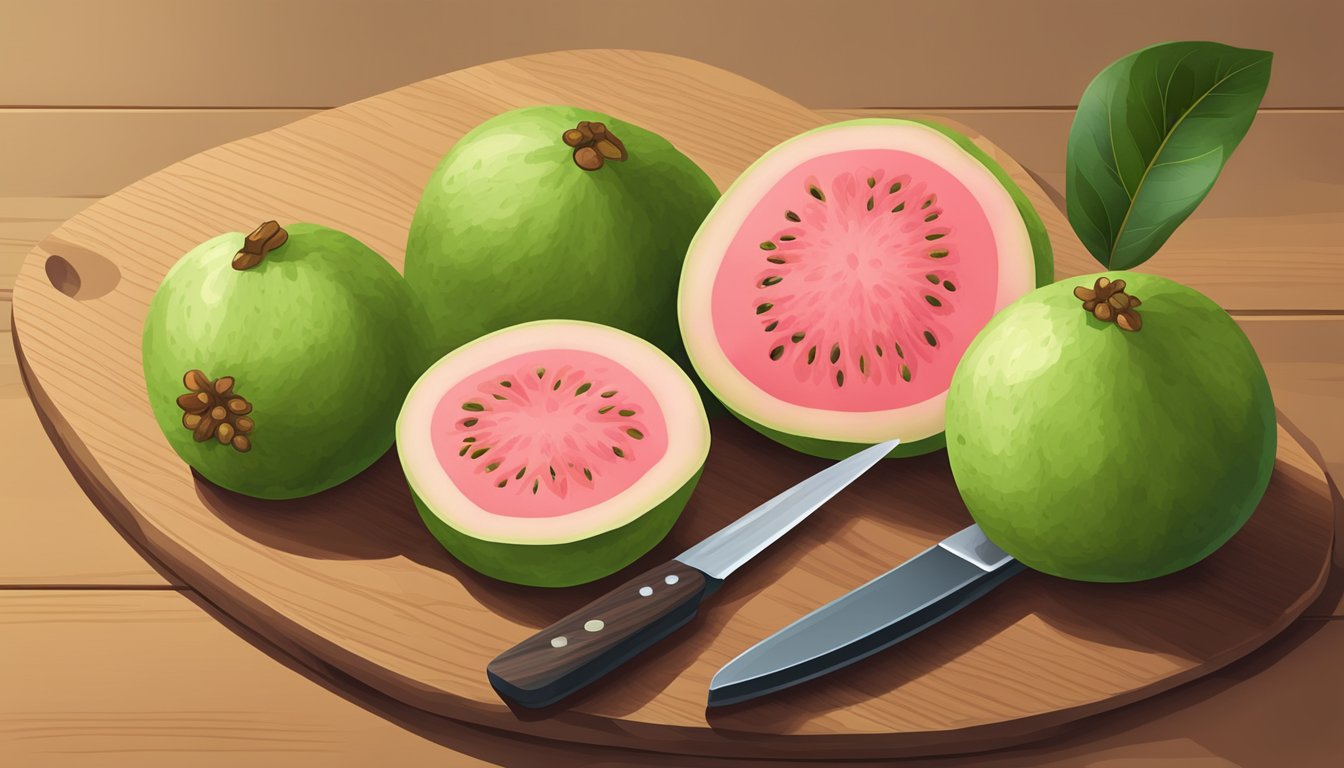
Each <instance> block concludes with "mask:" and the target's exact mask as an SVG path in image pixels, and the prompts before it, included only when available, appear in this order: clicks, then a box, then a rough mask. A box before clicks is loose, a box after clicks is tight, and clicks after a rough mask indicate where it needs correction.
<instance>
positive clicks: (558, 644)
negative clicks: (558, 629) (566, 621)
mask: <svg viewBox="0 0 1344 768" xmlns="http://www.w3.org/2000/svg"><path fill="white" fill-rule="evenodd" d="M566 645H569V638H568V637H565V636H564V635H561V636H559V637H552V638H551V647H552V648H564V647H565V646H566Z"/></svg>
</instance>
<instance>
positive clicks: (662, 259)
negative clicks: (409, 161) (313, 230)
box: [406, 106, 719, 367]
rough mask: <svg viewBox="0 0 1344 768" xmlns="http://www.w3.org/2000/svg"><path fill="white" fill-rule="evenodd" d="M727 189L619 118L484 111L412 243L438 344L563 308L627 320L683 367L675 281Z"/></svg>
mask: <svg viewBox="0 0 1344 768" xmlns="http://www.w3.org/2000/svg"><path fill="white" fill-rule="evenodd" d="M718 196H719V193H718V189H717V188H716V187H715V186H714V183H713V182H712V181H711V180H710V179H709V177H708V176H706V175H705V173H704V172H703V171H701V170H700V168H698V167H697V166H696V165H695V163H693V162H692V161H691V160H690V159H688V158H687V157H686V156H685V155H683V154H681V153H680V152H678V151H677V149H676V148H675V147H673V146H672V145H671V144H670V143H668V142H667V141H666V140H665V139H663V138H661V137H660V136H658V135H656V134H654V133H651V132H649V131H647V130H645V129H643V128H640V127H638V126H635V125H631V124H630V123H627V122H624V121H622V120H618V119H616V118H614V117H610V116H608V115H603V114H599V113H597V112H590V111H588V110H583V109H576V108H573V107H565V106H538V107H528V108H524V109H518V110H514V111H512V112H507V113H504V114H502V115H498V116H496V117H493V118H491V119H490V120H487V121H485V122H484V123H482V124H481V125H479V126H477V127H476V128H475V129H473V130H472V131H471V132H470V133H468V134H467V135H466V136H463V137H462V139H461V140H460V141H458V142H457V144H456V145H455V146H454V147H453V148H452V150H451V151H450V152H449V153H448V154H447V155H446V156H445V157H444V158H443V160H442V162H441V163H440V164H439V166H438V168H437V170H435V171H434V173H433V175H432V176H431V177H430V179H429V183H428V184H427V185H426V186H425V190H424V194H423V196H422V197H421V199H420V204H419V206H418V207H417V208H416V212H415V218H414V219H413V220H412V222H411V229H410V235H409V237H408V239H407V243H406V279H407V281H408V282H409V283H410V285H411V288H412V290H413V291H415V292H416V294H417V295H418V296H419V297H420V298H421V299H422V300H423V303H424V305H425V307H426V309H427V311H428V312H429V317H430V322H431V329H432V342H431V343H432V345H433V351H434V352H436V353H437V354H440V355H441V354H444V353H447V352H449V351H451V350H453V349H456V348H457V347H460V346H461V345H463V344H465V343H466V342H468V341H471V340H473V339H475V338H477V337H479V336H482V335H484V334H486V333H489V332H492V331H496V330H499V329H501V328H504V327H506V326H510V325H513V324H515V323H521V322H526V321H530V320H544V319H552V318H557V319H570V320H588V321H592V322H596V323H602V324H605V325H610V326H613V327H616V328H620V329H622V330H624V331H627V332H629V333H633V334H635V335H636V336H640V337H642V338H644V339H646V340H648V341H650V342H652V343H654V344H655V345H656V346H658V347H659V348H660V349H662V350H663V351H664V352H666V353H667V354H669V355H671V356H672V357H673V358H674V359H675V360H677V361H678V362H681V363H684V362H685V360H686V358H685V353H684V351H683V349H682V346H681V339H680V336H679V333H678V330H677V312H676V298H677V279H678V276H679V275H680V273H681V263H682V259H683V258H684V257H685V254H686V246H687V244H688V243H690V241H691V237H692V236H693V235H694V234H695V230H696V228H697V227H698V226H699V225H700V222H701V220H702V219H704V216H705V214H706V213H707V212H708V211H709V209H710V208H711V207H712V206H713V205H714V202H715V200H717V199H718ZM683 367H689V366H686V365H684V366H683Z"/></svg>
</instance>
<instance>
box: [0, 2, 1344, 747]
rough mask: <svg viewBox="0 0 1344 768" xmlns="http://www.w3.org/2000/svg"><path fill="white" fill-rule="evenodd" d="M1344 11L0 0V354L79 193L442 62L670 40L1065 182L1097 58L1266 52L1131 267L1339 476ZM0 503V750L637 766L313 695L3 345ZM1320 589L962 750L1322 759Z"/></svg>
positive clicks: (1340, 662)
mask: <svg viewBox="0 0 1344 768" xmlns="http://www.w3.org/2000/svg"><path fill="white" fill-rule="evenodd" d="M1341 27H1344V4H1341V3H1338V2H1334V1H1333V0H1315V1H1311V0H1296V1H1295V2H1282V3H1274V4H1269V3H1262V2H1176V1H1175V0H1164V1H1156V2H1155V1H1152V0H1141V1H1135V2H1128V3H1123V4H1121V3H1105V4H1103V3H1099V2H1066V1H1065V0H1054V1H1053V2H1043V1H1041V0H1035V1H1030V2H1028V1H1021V0H1019V2H1013V3H993V4H991V3H986V2H980V3H974V2H969V0H956V1H953V0H947V1H944V2H937V3H924V4H916V3H910V2H900V3H893V2H852V1H847V2H810V3H801V2H730V1H729V0H719V2H682V3H657V4H655V3H648V2H627V3H616V2H612V3H607V4H593V3H587V4H575V3H563V2H545V3H542V2H536V3H522V4H505V3H497V4H496V3H483V2H476V3H446V2H443V3H441V2H430V1H429V0H426V2H406V1H402V2H383V3H372V2H349V1H342V2H328V3H316V2H284V3H277V2H262V1H261V0H242V1H240V2H232V3H218V4H216V3H195V4H188V3H183V2H171V1H170V0H153V1H151V0H128V1H124V2H117V3H104V2H97V1H96V0H83V1H80V0H50V1H47V2H43V1H41V0H28V1H26V2H5V1H3V0H0V35H3V36H4V40H3V43H0V333H3V334H4V336H5V337H6V338H4V339H2V340H0V342H2V344H0V346H3V348H4V349H6V350H7V349H8V348H9V346H10V339H9V338H8V336H9V334H8V322H9V320H8V317H9V311H8V300H9V295H10V287H11V285H12V282H13V275H14V273H15V272H16V270H17V268H18V264H19V263H20V261H21V259H22V257H23V255H24V254H25V253H27V252H28V250H30V249H31V248H32V247H33V245H34V244H35V243H36V242H37V241H38V240H39V239H40V238H41V237H43V236H44V235H45V234H46V232H48V231H49V230H50V229H52V228H53V227H54V226H55V225H56V224H58V223H59V222H60V221H62V220H63V219H65V218H67V217H69V216H71V215H73V214H74V213H76V212H78V211H79V210H81V209H82V208H83V207H84V206H86V205H88V204H90V203H92V202H93V201H95V200H96V199H97V198H99V197H101V196H104V195H107V194H109V193H111V192H113V191H115V190H116V189H118V188H120V187H121V186H123V185H125V184H127V183H129V182H131V181H133V180H135V179H137V178H139V177H141V176H143V175H145V174H147V173H150V172H152V171H154V170H156V169H158V168H160V167H162V166H164V165H166V164H168V163H171V162H173V161H176V160H178V159H181V158H182V157H185V156H187V155H189V154H191V153H193V152H195V151H198V150H201V149H205V148H207V147H210V146H214V145H216V144H219V143H222V142H225V141H229V140H231V139H234V138H237V137H240V136H244V135H248V134H251V133H255V132H258V131H262V130H266V129H268V128H271V127H274V126H277V125H280V124H283V123H285V122H288V121H291V120H294V119H297V118H300V117H303V116H305V115H307V114H311V113H312V111H313V110H315V109H321V108H325V107H329V106H333V105H337V104H341V103H344V102H346V101H350V100H353V99H358V98H361V97H364V96H368V95H371V94H373V93H376V92H378V91H381V90H384V89H386V88H392V87H396V86H398V85H402V84H404V83H406V82H409V81H412V80H415V79H419V78H422V77H427V76H431V75H435V74H439V73H441V72H444V71H449V70H452V69H456V68H460V67H463V66H469V65H472V64H477V63H481V62H484V61H489V60H494V59H499V58H504V57H507V56H511V55H516V54H521V53H533V52H538V51H544V50H552V49H559V48H574V47H599V46H619V47H635V48H647V49H653V50H660V51H666V52H671V53H677V54H680V55H685V56H691V57H693V58H697V59H700V60H703V61H706V62H709V63H712V64H715V65H718V66H723V67H726V68H729V69H732V70H734V71H737V72H739V73H741V74H744V75H746V76H748V77H751V78H753V79H755V80H757V81H759V82H761V83H763V84H765V85H767V86H770V87H772V88H774V89H776V90H778V91H780V92H781V93H783V94H785V95H787V96H790V97H792V98H794V99H796V100H798V101H799V102H801V103H803V104H805V105H808V106H811V107H814V108H833V109H837V110H854V109H861V108H867V107H919V108H938V109H942V110H945V113H946V114H948V115H951V116H954V117H955V118H956V119H957V120H960V121H962V122H964V123H967V124H969V125H972V126H973V127H975V128H977V129H979V130H980V131H982V132H984V133H985V134H986V135H988V136H989V137H991V138H992V139H993V140H994V141H995V142H997V143H998V144H999V145H1000V146H1002V147H1003V148H1005V149H1006V150H1008V151H1009V152H1010V153H1012V154H1013V155H1014V156H1015V157H1016V158H1017V159H1018V160H1019V161H1020V162H1021V163H1022V164H1023V165H1025V166H1027V167H1028V168H1030V169H1032V170H1033V171H1035V172H1036V173H1037V174H1038V175H1039V176H1040V177H1041V178H1042V179H1043V180H1044V181H1045V182H1046V183H1047V184H1052V185H1054V186H1055V187H1056V188H1058V189H1062V186H1063V184H1062V174H1063V163H1064V152H1063V148H1064V141H1065V137H1066V136H1067V132H1068V126H1069V123H1070V121H1071V119H1072V113H1071V109H1070V107H1071V105H1072V104H1074V103H1075V101H1076V99H1077V96H1078V94H1079V93H1081V90H1082V88H1083V87H1084V86H1085V85H1086V83H1087V81H1088V80H1089V79H1090V77H1091V76H1092V75H1093V74H1094V73H1095V72H1096V71H1097V70H1099V69H1100V68H1101V67H1103V66H1104V65H1105V64H1106V63H1108V62H1109V61H1111V60H1112V59H1114V58H1116V57H1118V56H1120V55H1123V54H1124V53H1127V52H1128V51H1130V50H1133V49H1134V48H1137V47H1140V46H1142V45H1146V44H1149V43H1152V42H1156V41H1159V40H1162V39H1176V38H1205V39H1218V40H1221V41H1224V42H1228V43H1232V44H1238V45H1246V46H1253V47H1261V48H1268V49H1271V50H1274V51H1275V52H1276V58H1275V64H1274V75H1273V81H1272V84H1271V87H1270V91H1269V94H1268V96H1267V97H1266V100H1265V110H1263V111H1262V113H1261V115H1260V117H1259V119H1258V120H1257V122H1256V124H1255V125H1254V126H1253V127H1252V129H1251V132H1250V134H1249V135H1248V137H1247V139H1246V140H1245V142H1244V143H1243V145H1242V147H1241V148H1240V149H1239V150H1238V153H1237V155H1236V156H1234V157H1233V159H1232V161H1231V162H1230V163H1229V164H1228V167H1227V169H1226V171H1225V173H1224V175H1223V178H1222V179H1221V180H1220V182H1219V184H1218V186H1217V187H1216V188H1215V190H1214V192H1213V193H1212V194H1211V195H1210V197H1209V198H1208V200H1207V201H1206V202H1205V204H1204V205H1203V206H1202V207H1201V208H1200V210H1199V211H1198V212H1197V213H1196V215H1195V217H1194V218H1192V219H1191V220H1190V221H1189V222H1187V224H1186V225H1185V226H1184V227H1183V228H1182V229H1181V230H1180V232H1178V234H1177V235H1176V237H1174V238H1173V239H1172V241H1171V242H1170V243H1169V244H1168V246H1167V248H1166V249H1164V251H1163V253H1162V254H1161V255H1160V256H1159V257H1158V258H1157V259H1155V260H1154V261H1153V262H1152V265H1153V267H1154V268H1155V269H1157V270H1159V271H1163V272H1166V273H1168V274H1171V275H1173V276H1176V277H1178V278H1179V279H1182V280H1185V281H1187V282H1191V283H1192V284H1196V285H1198V287H1199V288H1200V289H1201V290H1204V291H1205V292H1207V293H1209V294H1210V295H1212V296H1214V297H1215V298H1217V299H1218V300H1219V301H1221V302H1223V304H1224V305H1225V306H1228V307H1229V308H1231V309H1232V310H1234V314H1235V315H1236V316H1237V317H1238V320H1239V321H1240V322H1241V323H1242V325H1243V327H1244V328H1245V329H1246V330H1247V332H1248V334H1249V335H1250V336H1251V339H1252V341H1253V342H1254V343H1255V344H1256V347H1257V349H1258V351H1259V352H1260V354H1261V357H1262V359H1263V360H1264V362H1265V365H1266V368H1267V370H1268V371H1269V374H1270V378H1271V382H1272V384H1273V386H1274V391H1275V397H1276V401H1277V402H1278V404H1279V406H1280V407H1281V408H1282V409H1283V410H1284V411H1285V413H1287V415H1288V416H1289V417H1290V418H1292V419H1294V420H1295V421H1296V422H1297V423H1298V424H1299V425H1301V427H1302V428H1303V430H1304V431H1305V432H1306V434H1307V436H1308V437H1309V438H1311V439H1312V440H1313V441H1315V442H1316V444H1317V445H1318V446H1319V448H1320V449H1321V451H1322V453H1323V457H1324V460H1325V463H1326V465H1327V466H1328V467H1329V468H1330V469H1331V470H1332V471H1333V472H1334V473H1335V474H1336V475H1339V474H1340V473H1341V472H1344V405H1342V404H1341V391H1344V318H1341V315H1342V314H1344V152H1341V151H1340V149H1339V140H1340V137H1341V136H1344V84H1342V83H1344V54H1341V50H1344V49H1341V47H1340V45H1339V43H1338V40H1337V39H1336V38H1337V34H1338V32H1337V30H1339V29H1340V28H1341ZM935 68H936V69H935ZM834 114H835V116H836V117H837V119H839V117H840V116H842V115H847V114H850V112H843V113H841V112H836V113H834ZM864 114H870V113H867V112H865V113H864ZM0 521H3V528H2V529H0V530H3V535H0V604H2V605H0V681H3V682H0V755H5V756H6V757H8V756H9V755H16V756H17V758H18V759H17V764H19V765H54V766H64V765H112V764H126V765H180V764H184V763H187V762H189V763H190V764H192V765H236V764H239V763H247V764H250V765H291V764H296V763H297V764H308V763H312V764H319V763H320V764H323V765H362V764H368V763H369V762H371V761H374V760H383V761H386V760H389V759H390V760H393V761H394V762H397V763H404V764H435V765H471V764H477V762H478V761H484V762H486V763H494V764H510V765H513V764H539V763H546V764H553V765H557V766H562V765H588V764H602V765H628V764H654V763H653V762H652V760H651V759H645V758H631V757H630V756H628V755H626V756H621V755H613V754H607V753H592V752H581V751H575V750H574V749H572V748H559V747H553V746H544V745H536V744H527V743H519V742H517V741H511V740H507V739H503V738H500V737H498V736H494V735H491V734H484V733H479V732H476V731H472V730H470V729H466V728H463V729H462V730H461V731H460V732H448V733H440V734H439V735H438V736H436V737H435V738H437V739H438V740H440V741H444V742H447V743H449V744H451V745H452V747H453V749H454V750H456V751H449V750H448V749H445V748H443V747H441V746H439V745H438V744H436V743H434V742H433V741H431V740H428V739H426V738H422V736H420V735H417V733H416V731H417V726H416V718H415V715H414V713H410V712H405V711H402V710H399V709H398V708H397V707H395V705H392V704H391V703H389V702H380V701H378V700H377V699H376V698H371V697H368V696H366V695H362V694H359V693H351V692H348V691H337V692H333V691H331V690H328V688H329V684H327V683H317V682H314V681H312V680H310V679H308V677H307V676H306V675H305V673H302V672H299V671H296V670H295V669H293V668H292V667H291V666H287V665H286V663H285V661H284V659H282V658H280V657H279V656H278V655H277V654H275V653H274V652H272V651H268V650H265V649H259V648H258V647H256V646H254V645H252V644H249V641H250V640H252V639H253V638H251V637H250V636H249V635H248V633H247V632H246V631H245V630H241V629H238V628H236V627H233V626H232V625H229V624H228V623H223V624H221V623H220V622H219V621H217V620H216V618H212V616H211V615H210V613H209V611H208V607H206V606H201V605H199V600H198V599H197V598H195V596H194V594H193V593H192V592H191V591H190V590H188V589H185V588H183V587H181V586H179V585H177V584H175V583H174V580H173V579H172V577H171V576H165V575H163V574H160V573H158V572H156V571H155V570H154V569H153V567H152V566H150V565H148V564H147V563H146V562H145V561H144V560H143V559H141V558H140V557H139V556H138V555H137V554H136V553H135V552H134V551H132V550H131V549H130V547H129V546H128V545H127V544H126V543H125V542H124V541H123V540H122V539H121V537H120V536H119V535H118V534H117V533H116V532H115V531H114V530H113V529H112V528H111V526H109V525H108V523H107V522H106V521H105V520H104V519H103V518H102V516H101V514H100V513H99V512H98V511H97V510H96V509H94V508H93V507H92V505H91V504H90V503H89V502H88V501H87V499H86V498H85V497H84V495H83V494H82V492H81V491H80V490H79V488H78V487H77V486H76V485H75V483H74V481H73V480H72V479H71V478H70V476H69V473H68V472H67V471H66V470H65V468H64V466H63V464H62V463H61V461H60V459H59V457H58V456H57V455H56V454H55V451H54V450H53V449H52V448H51V446H50V444H49V442H47V440H46V438H45V435H44V434H43V433H42V430H41V427H40V425H39V424H38V423H37V420H36V417H35V415H34V414H33V412H32V407H31V405H30V404H29V403H28V402H27V399H26V396H25V395H24V393H23V389H22V385H21V384H20V383H19V381H18V377H17V371H16V368H15V363H14V360H13V357H12V356H11V355H10V354H9V353H8V352H4V351H0ZM1338 558H1339V555H1338V554H1337V560H1338ZM1342 591H1344V586H1341V580H1340V579H1339V578H1338V575H1337V578H1336V580H1335V581H1334V582H1332V586H1330V587H1328V588H1327V592H1326V595H1325V597H1324V598H1323V599H1322V601H1321V602H1319V603H1318V604H1317V605H1315V606H1313V607H1312V608H1311V609H1309V610H1308V612H1307V616H1306V618H1304V619H1303V620H1301V621H1299V622H1298V623H1297V624H1296V625H1295V626H1294V627H1293V628H1292V629H1290V630H1289V631H1288V632H1287V633H1285V634H1284V636H1282V637H1281V638H1279V639H1278V640H1276V641H1275V642H1274V643H1272V644H1271V645H1270V646H1269V647H1267V648H1266V649H1264V650H1263V651H1262V652H1260V653H1257V654H1255V655H1254V656H1253V657H1251V658H1249V659H1246V660H1245V661H1243V662H1240V663H1238V664H1236V665H1234V666H1233V667H1230V668H1228V669H1227V670H1224V671H1223V672H1220V673H1218V674H1217V675H1214V676H1213V677H1211V678H1209V679H1206V680H1203V681H1200V682H1197V683H1195V684H1192V685H1189V686H1186V687H1184V688H1182V689H1180V690H1178V691H1175V692H1173V693H1170V694H1167V695H1164V696H1161V697H1159V698H1158V699H1155V700H1152V701H1149V702H1144V703H1141V704H1140V705H1138V706H1135V707H1130V708H1128V709H1126V710H1123V711H1121V712H1117V713H1113V714H1110V715H1106V716H1103V717H1101V718H1097V719H1096V720H1095V721H1091V722H1087V723H1084V724H1082V725H1080V726H1079V727H1077V728H1074V729H1071V730H1069V731H1068V732H1066V733H1063V734H1061V735H1059V736H1058V737H1056V738H1054V739H1052V740H1050V741H1048V742H1046V743H1044V744H1041V745H1037V746H1034V747H1030V748H1027V749H1023V750H1015V751H1010V752H1005V753H999V754H996V755H993V756H989V757H985V758H983V759H977V760H974V761H972V762H971V763H967V762H964V761H963V762H960V763H959V764H963V765H965V764H984V765H996V766H1008V765H1021V766H1026V765H1054V766H1064V765H1079V764H1091V765H1102V764H1104V765H1107V766H1114V765H1126V764H1135V763H1136V762H1137V761H1142V764H1143V765H1145V766H1161V765H1198V766H1221V765H1236V764H1246V765H1306V766H1310V765H1327V764H1329V763H1330V761H1331V758H1332V757H1337V756H1338V755H1339V754H1340V753H1341V752H1344V734H1341V729H1340V728H1339V725H1340V715H1339V713H1340V712H1341V711H1344V677H1342V676H1341V675H1342V674H1344V672H1342V671H1344V623H1341V621H1340V619H1341V617H1344V609H1341V607H1340V604H1339V600H1340V595H1341V592H1342ZM353 700H357V701H358V702H359V703H352V701H353ZM375 713H382V714H386V715H388V716H389V717H391V718H393V720H396V721H397V723H399V724H394V723H393V722H389V721H388V720H386V719H383V718H382V717H379V716H378V714H375ZM668 764H671V763H668ZM942 764H949V763H942Z"/></svg>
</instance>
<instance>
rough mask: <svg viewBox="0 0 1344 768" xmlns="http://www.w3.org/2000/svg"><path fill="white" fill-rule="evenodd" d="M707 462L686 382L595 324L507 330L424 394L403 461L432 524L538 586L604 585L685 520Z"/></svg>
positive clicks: (478, 562) (492, 570)
mask: <svg viewBox="0 0 1344 768" xmlns="http://www.w3.org/2000/svg"><path fill="white" fill-rule="evenodd" d="M708 452H709V422H708V421H707V420H706V418H705V411H704V407H703V405H702V404H701V400H700V396H699V395H698V394H697V393H696V389H695V386H694V385H693V384H692V383H691V380H690V379H689V378H688V377H687V375H686V374H685V372H683V371H682V370H681V368H680V367H678V366H677V365H676V363H674V362H673V361H672V360H671V358H669V357H668V356H667V355H666V354H664V353H663V352H661V351H659V350H658V349H657V348H656V347H654V346H653V345H652V344H650V343H648V342H646V341H644V340H643V339H640V338H638V337H636V336H633V335H631V334H629V333H625V332H623V331H620V330H617V329H615V328H610V327H607V326H603V325H598V324H595V323H585V322H577V321H563V320H546V321H539V322H532V323H524V324H521V325H516V326H512V327H510V328H506V329H504V330H501V331H497V332H495V333H492V334H488V335H486V336H484V337H482V338H480V339H477V340H476V341H473V342H470V343H468V344H466V345H463V346H462V347H459V348H458V349H457V350H455V351H453V352H451V353H450V354H448V355H447V356H446V357H444V358H443V359H442V360H440V361H439V362H437V363H435V364H434V365H433V366H432V367H430V369H429V370H428V371H426V372H425V374H424V375H423V376H422V377H421V378H420V380H419V381H417V382H416V384H415V386H414V387H413V388H412V389H411V393H410V394H409V395H408V396H407V398H406V405H405V407H403V408H402V410H401V415H400V417H399V418H398V420H397V453H398V455H399V456H400V457H401V464H402V468H403V469H404V470H405V472H406V478H407V480H408V481H409V483H410V486H411V491H412V492H413V496H414V499H415V504H416V506H417V507H418V508H419V510H420V515H421V517H423V518H424V521H425V525H426V526H427V527H428V528H429V530H430V531H431V532H432V533H433V534H434V536H435V537H436V538H438V539H439V541H440V542H441V543H442V544H443V545H444V547H446V548H447V549H448V551H449V552H451V553H452V554H453V555H454V556H455V557H457V559H458V560H461V561H462V562H463V563H465V564H466V565H468V566H469V567H471V568H473V569H475V570H477V571H479V572H481V573H483V574H486V575H487V576H491V577H494V578H496V579H501V580H504V581H511V582H515V583H518V584H528V585H532V586H542V587H563V586H569V585H573V584H582V583H584V582H588V581H593V580H594V579H599V578H601V577H603V576H606V575H608V574H610V573H613V572H615V571H617V570H619V569H620V568H622V567H624V566H625V565H627V564H629V563H631V562H632V561H634V560H635V559H636V558H638V557H639V556H640V555H643V554H644V553H645V552H647V551H648V550H649V549H650V548H651V547H653V545H655V544H657V543H658V542H659V541H660V540H661V539H662V538H663V537H664V536H665V535H666V534H667V532H668V530H669V529H670V528H671V527H672V524H673V523H675V522H676V521H677V518H678V516H680V514H681V511H682V508H683V507H685V506H686V502H687V500H688V499H689V497H690V495H691V491H692V490H693V489H694V488H695V484H696V482H697V481H698V480H699V478H700V472H701V469H702V467H703V466H704V463H705V457H706V455H707V454H708Z"/></svg>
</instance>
